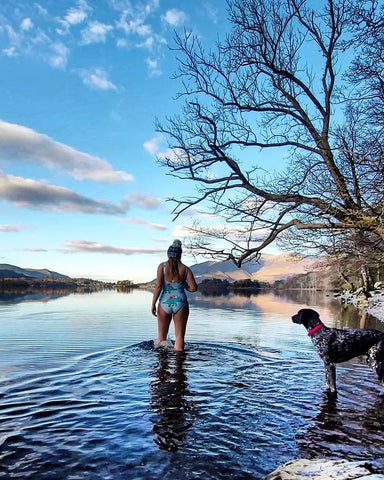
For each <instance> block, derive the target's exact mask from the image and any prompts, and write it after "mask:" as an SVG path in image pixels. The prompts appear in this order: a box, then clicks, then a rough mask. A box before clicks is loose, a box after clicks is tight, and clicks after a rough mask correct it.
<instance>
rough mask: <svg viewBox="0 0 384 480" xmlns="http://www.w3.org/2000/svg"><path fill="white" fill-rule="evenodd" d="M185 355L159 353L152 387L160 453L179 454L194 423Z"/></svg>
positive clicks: (154, 421) (161, 350) (168, 352)
mask: <svg viewBox="0 0 384 480" xmlns="http://www.w3.org/2000/svg"><path fill="white" fill-rule="evenodd" d="M186 355H187V354H186V353H177V354H175V353H173V352H171V351H167V350H166V349H159V351H158V363H157V365H156V369H155V372H154V376H155V378H154V380H153V381H152V382H151V384H150V392H151V402H150V405H151V407H152V408H153V410H154V412H155V415H154V416H153V417H152V419H151V420H152V422H153V423H154V425H153V432H154V433H155V434H156V438H155V440H154V441H155V443H156V444H157V445H158V447H159V449H160V450H167V451H170V452H177V451H178V450H179V449H180V448H181V447H183V446H184V442H185V439H186V436H187V433H188V429H189V428H190V427H191V426H192V425H193V423H194V406H193V402H192V401H191V399H190V393H189V391H188V384H187V375H186V372H185V360H186Z"/></svg>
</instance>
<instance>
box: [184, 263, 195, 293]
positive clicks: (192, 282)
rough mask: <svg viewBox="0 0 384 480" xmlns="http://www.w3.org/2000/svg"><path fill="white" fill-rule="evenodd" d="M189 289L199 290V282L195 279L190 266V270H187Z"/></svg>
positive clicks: (190, 290) (191, 290)
mask: <svg viewBox="0 0 384 480" xmlns="http://www.w3.org/2000/svg"><path fill="white" fill-rule="evenodd" d="M186 287H187V290H188V292H191V293H193V292H197V283H196V280H195V277H194V275H193V273H192V270H191V269H190V268H188V271H187V285H186Z"/></svg>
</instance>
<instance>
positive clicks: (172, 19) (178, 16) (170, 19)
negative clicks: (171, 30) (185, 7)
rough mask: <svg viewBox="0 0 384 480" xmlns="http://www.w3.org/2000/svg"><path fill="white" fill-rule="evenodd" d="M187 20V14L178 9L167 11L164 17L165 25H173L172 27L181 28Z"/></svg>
mask: <svg viewBox="0 0 384 480" xmlns="http://www.w3.org/2000/svg"><path fill="white" fill-rule="evenodd" d="M186 18H187V16H186V14H185V13H184V12H183V11H181V10H177V9H176V8H171V9H170V10H167V11H166V13H165V15H164V16H163V20H164V21H165V23H167V24H168V25H171V27H179V26H180V25H183V24H184V22H185V20H186Z"/></svg>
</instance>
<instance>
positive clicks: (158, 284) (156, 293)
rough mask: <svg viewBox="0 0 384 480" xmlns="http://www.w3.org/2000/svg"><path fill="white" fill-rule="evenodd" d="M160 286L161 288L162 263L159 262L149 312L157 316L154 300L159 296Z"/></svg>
mask: <svg viewBox="0 0 384 480" xmlns="http://www.w3.org/2000/svg"><path fill="white" fill-rule="evenodd" d="M162 288H163V264H162V263H160V265H159V266H158V267H157V275H156V285H155V290H154V291H153V297H152V306H151V313H152V315H154V316H155V317H157V311H156V302H157V300H158V299H159V297H160V293H161V289H162Z"/></svg>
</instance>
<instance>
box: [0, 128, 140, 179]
mask: <svg viewBox="0 0 384 480" xmlns="http://www.w3.org/2000/svg"><path fill="white" fill-rule="evenodd" d="M0 160H5V161H12V162H14V161H21V162H36V163H39V164H41V165H44V166H45V167H47V168H50V169H55V170H59V171H64V172H66V173H68V174H69V175H72V176H73V177H74V178H76V179H77V180H84V179H88V180H94V181H98V182H109V183H120V182H129V181H132V180H133V177H132V175H130V174H129V173H127V172H124V171H118V170H114V168H113V167H112V166H111V165H110V164H109V163H108V162H106V161H105V160H102V159H101V158H98V157H95V156H92V155H89V154H87V153H83V152H80V151H78V150H75V149H74V148H72V147H69V146H68V145H64V144H63V143H59V142H56V141H55V140H53V139H52V138H50V137H48V136H47V135H43V134H41V133H37V132H35V131H34V130H32V129H30V128H27V127H24V126H21V125H16V124H12V123H7V122H4V121H2V120H0Z"/></svg>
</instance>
